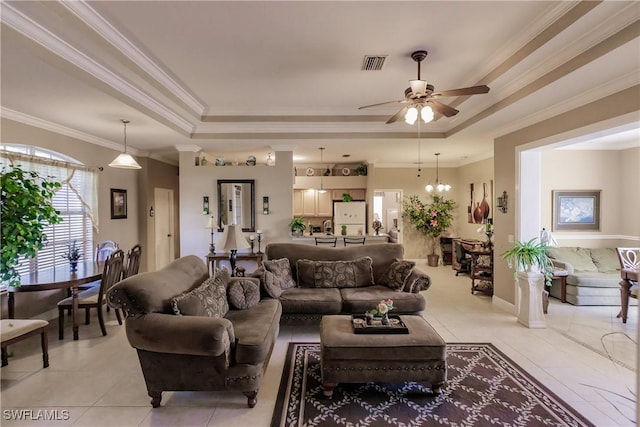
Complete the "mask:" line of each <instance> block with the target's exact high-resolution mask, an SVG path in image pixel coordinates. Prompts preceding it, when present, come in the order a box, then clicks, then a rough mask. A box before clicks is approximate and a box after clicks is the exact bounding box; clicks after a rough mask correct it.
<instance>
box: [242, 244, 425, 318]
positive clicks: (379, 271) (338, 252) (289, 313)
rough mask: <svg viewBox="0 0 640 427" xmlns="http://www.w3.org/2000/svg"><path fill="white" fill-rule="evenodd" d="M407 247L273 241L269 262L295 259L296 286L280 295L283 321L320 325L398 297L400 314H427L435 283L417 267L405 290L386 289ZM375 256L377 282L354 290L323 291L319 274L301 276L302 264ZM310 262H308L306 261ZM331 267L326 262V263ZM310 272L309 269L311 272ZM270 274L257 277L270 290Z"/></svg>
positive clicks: (267, 256)
mask: <svg viewBox="0 0 640 427" xmlns="http://www.w3.org/2000/svg"><path fill="white" fill-rule="evenodd" d="M403 254H404V248H403V246H402V245H401V244H395V243H385V244H376V245H364V246H348V247H343V248H333V247H323V246H311V245H304V244H296V243H271V244H268V245H267V247H266V248H265V256H264V260H266V261H269V260H278V259H283V258H286V259H287V260H289V265H290V268H291V273H292V277H293V279H294V281H295V286H294V287H289V288H287V289H283V290H282V293H281V295H280V296H279V297H278V299H279V301H280V302H281V304H282V313H283V315H282V321H285V322H291V321H295V322H299V321H305V320H311V321H319V320H320V318H321V317H322V316H323V315H326V314H363V313H364V312H366V311H367V310H370V309H372V308H373V307H374V306H375V305H376V304H377V303H378V302H379V301H380V300H383V299H385V300H386V299H389V298H390V299H392V300H393V305H394V310H393V313H394V314H421V312H422V311H424V309H425V299H424V297H423V296H422V295H421V294H420V293H419V292H420V291H422V290H426V289H428V288H429V286H430V285H431V280H430V278H429V276H427V275H426V274H425V273H423V272H422V271H420V270H419V269H417V268H413V269H412V271H411V272H410V274H409V275H408V277H407V278H406V280H405V281H404V286H403V287H402V288H401V289H399V290H394V289H390V288H389V287H387V286H385V285H382V284H380V283H383V282H384V281H385V280H384V277H385V275H386V274H387V273H388V271H389V267H390V266H391V265H392V264H393V263H394V262H395V261H396V260H397V259H398V260H402V258H403ZM364 257H369V258H371V267H372V268H371V270H372V271H371V273H370V274H369V276H370V277H371V283H369V284H367V285H365V286H362V285H360V284H359V285H358V286H357V287H354V286H348V285H345V284H344V283H340V281H339V280H338V281H336V283H334V286H333V287H317V286H314V285H313V284H310V283H309V282H310V281H311V282H313V279H314V278H313V277H306V278H305V277H303V275H305V274H306V275H307V276H308V275H309V274H311V275H313V273H309V272H308V271H306V272H304V271H303V272H301V271H299V269H298V266H299V265H301V264H299V263H298V262H299V260H312V261H329V262H337V261H352V260H357V259H362V258H364ZM302 262H304V261H302ZM325 266H326V264H325ZM307 270H308V269H307ZM263 273H264V270H259V271H257V272H256V273H254V275H255V276H258V277H262V279H261V281H262V286H263V289H264V277H263V276H262V275H263Z"/></svg>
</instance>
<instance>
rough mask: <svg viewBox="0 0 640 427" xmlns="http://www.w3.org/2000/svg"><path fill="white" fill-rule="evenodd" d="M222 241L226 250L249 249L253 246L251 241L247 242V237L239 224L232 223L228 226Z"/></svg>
mask: <svg viewBox="0 0 640 427" xmlns="http://www.w3.org/2000/svg"><path fill="white" fill-rule="evenodd" d="M222 242H223V245H222V249H224V250H225V251H233V250H237V249H247V248H250V247H251V246H250V245H249V242H247V239H245V238H244V234H242V227H241V226H239V225H237V224H230V225H227V226H226V228H225V229H224V235H223V238H222Z"/></svg>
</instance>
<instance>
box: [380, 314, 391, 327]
mask: <svg viewBox="0 0 640 427" xmlns="http://www.w3.org/2000/svg"><path fill="white" fill-rule="evenodd" d="M381 322H382V324H383V325H385V326H388V325H389V324H390V323H391V322H389V315H388V314H385V315H384V316H382V320H381Z"/></svg>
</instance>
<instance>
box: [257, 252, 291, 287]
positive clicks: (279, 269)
mask: <svg viewBox="0 0 640 427" xmlns="http://www.w3.org/2000/svg"><path fill="white" fill-rule="evenodd" d="M262 267H263V268H264V269H265V271H269V272H271V273H273V275H274V276H275V280H276V283H277V284H278V286H280V289H288V288H293V287H295V286H296V282H295V281H294V280H293V275H292V274H291V264H289V260H288V259H287V258H280V259H273V260H265V261H262Z"/></svg>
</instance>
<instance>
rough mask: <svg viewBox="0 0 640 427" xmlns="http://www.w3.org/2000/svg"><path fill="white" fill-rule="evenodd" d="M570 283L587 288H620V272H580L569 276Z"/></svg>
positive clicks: (568, 281)
mask: <svg viewBox="0 0 640 427" xmlns="http://www.w3.org/2000/svg"><path fill="white" fill-rule="evenodd" d="M567 284H568V285H576V286H580V287H585V288H615V289H618V288H620V274H619V273H598V272H596V273H591V272H589V273H579V274H570V275H568V276H567Z"/></svg>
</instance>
